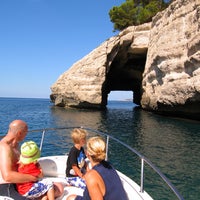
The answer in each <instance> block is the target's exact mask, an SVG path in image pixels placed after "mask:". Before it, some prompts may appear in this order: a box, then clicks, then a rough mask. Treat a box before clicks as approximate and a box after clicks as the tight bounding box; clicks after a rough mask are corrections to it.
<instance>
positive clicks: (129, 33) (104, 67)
mask: <svg viewBox="0 0 200 200" xmlns="http://www.w3.org/2000/svg"><path fill="white" fill-rule="evenodd" d="M150 28H151V23H147V24H143V25H141V26H137V27H135V26H132V27H128V28H127V29H125V30H124V31H122V32H120V33H119V35H117V36H114V37H111V38H109V39H108V40H107V41H105V42H104V43H102V44H101V45H100V46H99V47H98V48H96V49H94V50H93V51H92V52H91V53H90V54H88V55H87V56H85V57H84V58H82V59H81V60H80V61H78V62H77V63H75V64H74V65H73V66H72V67H71V68H70V69H69V70H68V71H66V72H65V73H64V74H62V75H61V76H60V77H59V79H58V80H57V81H56V83H55V84H54V85H52V87H51V90H52V94H51V96H50V98H51V100H52V101H53V102H54V103H55V105H57V106H65V107H78V108H100V109H102V108H105V107H106V105H107V98H108V94H109V93H110V91H114V90H122V91H132V92H133V93H134V97H133V102H134V103H135V104H138V105H140V101H141V86H142V74H143V71H144V67H145V63H146V56H147V49H148V42H149V33H150Z"/></svg>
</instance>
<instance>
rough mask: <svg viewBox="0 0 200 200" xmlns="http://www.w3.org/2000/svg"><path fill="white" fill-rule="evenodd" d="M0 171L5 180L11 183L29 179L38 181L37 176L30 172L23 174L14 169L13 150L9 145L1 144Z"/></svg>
mask: <svg viewBox="0 0 200 200" xmlns="http://www.w3.org/2000/svg"><path fill="white" fill-rule="evenodd" d="M0 158H1V162H0V171H1V174H2V178H3V179H4V181H6V182H9V183H23V182H27V181H34V182H35V181H37V177H34V176H32V175H29V174H22V173H19V172H17V171H15V170H14V169H13V165H14V163H13V162H12V160H13V155H12V151H11V149H10V147H9V146H7V145H1V148H0Z"/></svg>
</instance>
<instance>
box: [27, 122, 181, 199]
mask: <svg viewBox="0 0 200 200" xmlns="http://www.w3.org/2000/svg"><path fill="white" fill-rule="evenodd" d="M74 128H83V129H85V130H87V131H91V132H93V133H96V134H98V135H101V136H104V137H106V146H107V148H106V159H108V146H109V141H110V139H112V140H114V141H116V142H118V143H119V144H121V145H123V146H124V147H126V148H127V149H129V150H130V151H131V152H133V153H134V154H136V155H137V156H138V157H139V158H140V160H141V172H140V192H142V193H143V192H144V166H145V165H144V164H145V163H146V164H148V165H149V166H150V167H151V168H152V169H153V170H154V171H155V172H156V173H157V174H158V175H159V176H160V177H161V178H162V180H163V181H164V182H165V183H166V184H167V185H168V187H169V188H170V189H171V190H172V191H173V193H174V194H175V195H176V197H177V198H178V199H179V200H184V198H183V196H182V195H181V194H180V193H179V191H178V190H177V189H176V187H175V186H174V185H173V184H172V183H171V182H170V181H169V179H168V178H167V177H166V176H165V175H164V174H163V173H162V172H161V171H160V170H159V169H158V168H157V167H156V166H155V165H154V164H153V163H152V162H151V161H150V160H149V159H147V158H146V157H145V156H143V155H142V154H141V153H139V152H138V151H137V150H135V149H134V148H132V147H130V146H129V145H127V144H126V143H124V142H122V141H121V140H119V139H117V138H115V137H113V136H111V135H109V134H107V133H104V132H101V131H98V130H94V129H91V128H87V127H83V126H81V127H61V128H45V129H37V130H31V131H29V132H42V138H41V141H40V150H41V151H42V145H43V141H44V136H45V134H46V132H47V131H53V130H55V131H56V130H64V129H74Z"/></svg>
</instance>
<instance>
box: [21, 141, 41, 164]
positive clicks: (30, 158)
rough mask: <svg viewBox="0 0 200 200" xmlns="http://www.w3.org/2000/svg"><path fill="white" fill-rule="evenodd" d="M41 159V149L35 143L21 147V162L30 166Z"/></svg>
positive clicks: (25, 143) (31, 142)
mask: <svg viewBox="0 0 200 200" xmlns="http://www.w3.org/2000/svg"><path fill="white" fill-rule="evenodd" d="M39 157H40V149H39V148H38V146H37V144H36V143H35V142H33V141H28V142H24V143H23V144H22V146H21V155H20V162H21V163H23V164H29V163H32V162H34V161H36V160H37V159H38V158H39Z"/></svg>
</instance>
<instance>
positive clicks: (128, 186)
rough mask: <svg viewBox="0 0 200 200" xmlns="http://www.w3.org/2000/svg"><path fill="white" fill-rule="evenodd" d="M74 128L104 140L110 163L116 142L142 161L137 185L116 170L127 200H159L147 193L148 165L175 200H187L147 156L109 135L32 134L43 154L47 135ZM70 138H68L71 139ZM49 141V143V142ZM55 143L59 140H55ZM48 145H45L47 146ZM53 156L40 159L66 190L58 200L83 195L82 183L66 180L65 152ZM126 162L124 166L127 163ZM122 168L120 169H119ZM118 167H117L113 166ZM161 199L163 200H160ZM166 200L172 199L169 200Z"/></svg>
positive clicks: (46, 173)
mask: <svg viewBox="0 0 200 200" xmlns="http://www.w3.org/2000/svg"><path fill="white" fill-rule="evenodd" d="M74 128H83V129H85V130H87V131H88V133H89V135H88V137H90V136H95V135H99V136H101V137H104V138H105V141H106V147H107V148H106V150H107V160H109V157H108V155H109V150H110V145H112V143H113V141H114V142H115V143H117V144H118V145H121V146H123V147H124V148H126V149H128V151H130V152H131V153H132V154H134V155H135V156H137V157H138V158H139V160H140V173H139V175H138V176H139V177H140V181H139V182H140V183H138V182H136V181H135V180H133V178H131V177H129V176H128V175H126V174H125V173H123V172H122V171H121V169H120V168H117V169H116V170H117V173H118V175H119V177H120V179H121V181H122V184H123V187H124V189H125V191H126V193H127V196H128V199H129V200H153V199H156V198H155V197H154V196H153V194H151V195H150V194H149V193H148V192H147V191H145V189H144V185H145V184H144V181H145V178H144V171H145V166H146V165H147V166H148V167H150V169H151V170H153V171H154V172H155V174H157V175H158V176H159V177H160V178H161V179H162V181H163V182H164V184H165V185H166V186H167V187H168V188H169V190H170V191H171V192H172V193H173V195H174V197H175V199H180V200H184V198H183V197H182V195H181V194H180V193H179V192H178V190H177V189H176V187H175V186H174V185H173V184H172V183H171V182H170V181H169V179H168V178H167V177H166V176H165V175H164V174H163V173H162V172H161V171H160V170H159V169H158V168H157V167H156V166H155V165H154V164H153V163H152V162H151V161H150V160H149V159H147V158H146V157H145V156H143V155H142V154H141V153H139V152H138V151H137V150H135V149H133V148H132V147H130V146H129V145H127V144H125V143H124V142H122V141H121V140H119V139H117V138H115V137H113V136H112V135H110V134H107V133H105V132H102V131H99V130H93V129H91V128H87V127H82V126H81V127H61V128H58V127H57V128H44V129H37V130H31V131H29V133H31V134H32V133H35V132H37V133H39V134H40V135H41V140H40V150H41V152H43V150H44V147H45V146H46V138H48V137H47V136H48V133H49V132H53V136H55V137H56V134H57V132H59V135H62V133H61V132H62V131H65V134H66V132H70V131H71V130H72V129H74ZM69 135H70V134H68V137H69ZM47 140H48V139H47ZM55 140H56V139H55ZM44 141H45V142H44ZM54 152H55V154H54V155H48V156H42V157H41V158H39V160H38V161H39V163H40V165H41V167H42V169H43V173H44V178H45V179H51V180H52V181H54V182H61V183H62V184H63V186H64V192H63V195H62V196H61V197H59V198H57V200H66V198H67V197H68V196H69V195H70V194H77V195H82V194H83V191H84V185H81V184H80V182H77V183H76V181H73V182H69V179H68V177H66V174H65V170H66V163H67V158H68V154H67V153H66V152H64V151H63V153H59V154H57V153H56V151H54ZM42 154H43V153H42ZM125 161H126V160H124V161H123V162H125ZM119 166H120V165H119ZM114 167H115V166H114ZM3 199H4V200H8V199H9V198H6V197H0V200H3ZM160 199H161V198H160ZM165 199H171V198H168V197H166V198H165Z"/></svg>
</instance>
